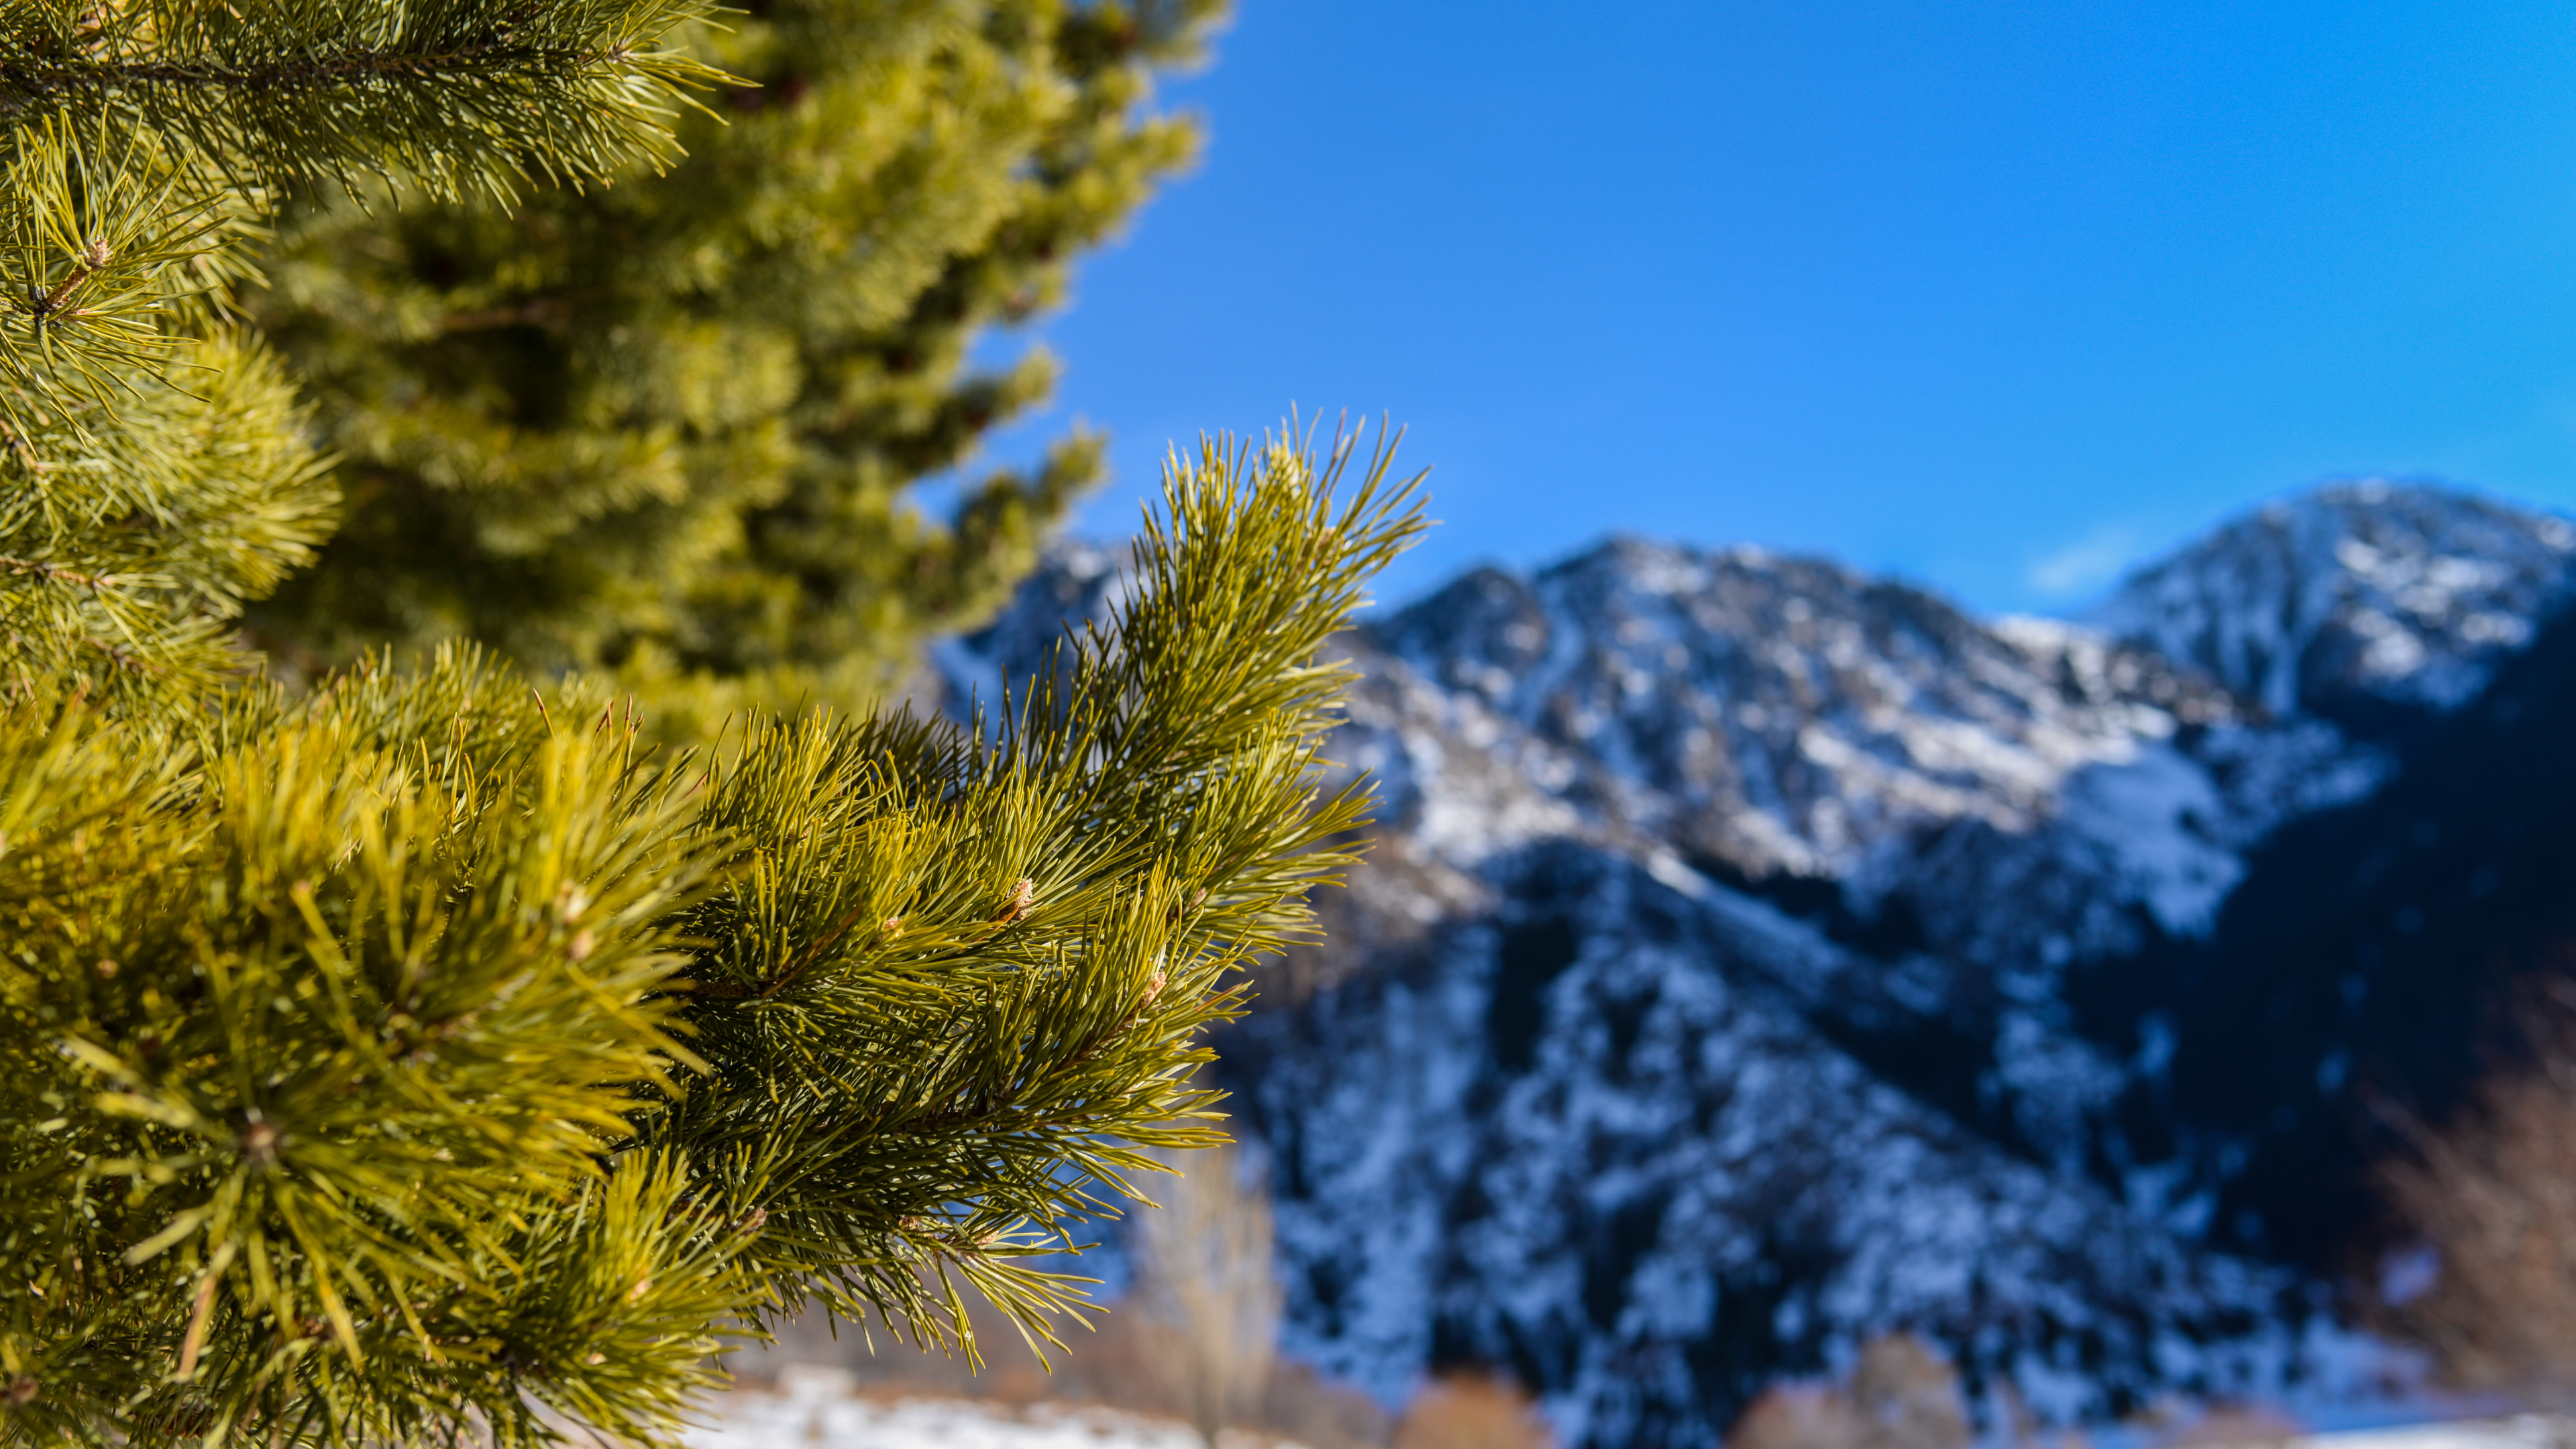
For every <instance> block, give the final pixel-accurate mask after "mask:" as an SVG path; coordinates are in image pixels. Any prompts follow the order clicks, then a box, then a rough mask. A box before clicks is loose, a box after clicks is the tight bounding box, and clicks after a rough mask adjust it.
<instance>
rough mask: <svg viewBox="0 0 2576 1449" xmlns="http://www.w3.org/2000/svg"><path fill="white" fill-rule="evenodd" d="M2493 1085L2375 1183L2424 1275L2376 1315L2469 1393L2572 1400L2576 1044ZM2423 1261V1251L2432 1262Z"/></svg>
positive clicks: (2557, 1047) (2564, 1039) (2575, 1372)
mask: <svg viewBox="0 0 2576 1449" xmlns="http://www.w3.org/2000/svg"><path fill="white" fill-rule="evenodd" d="M2551 1048H2552V1049H2549V1050H2545V1051H2541V1052H2539V1053H2537V1054H2536V1055H2537V1057H2538V1061H2537V1063H2536V1064H2535V1065H2532V1066H2528V1067H2524V1068H2522V1069H2519V1070H2513V1071H2508V1072H2504V1073H2501V1074H2499V1075H2497V1076H2495V1077H2493V1078H2491V1079H2490V1080H2489V1081H2488V1082H2487V1083H2486V1084H2485V1086H2484V1087H2482V1088H2481V1089H2480V1090H2479V1092H2478V1093H2477V1094H2476V1096H2475V1098H2474V1099H2473V1101H2472V1103H2471V1105H2470V1106H2469V1108H2468V1109H2467V1110H2465V1111H2463V1112H2461V1113H2460V1114H2459V1115H2458V1117H2457V1118H2456V1119H2455V1120H2454V1121H2452V1122H2451V1123H2450V1124H2448V1125H2447V1126H2446V1127H2444V1128H2443V1129H2442V1130H2439V1131H2430V1130H2425V1129H2422V1128H2416V1129H2414V1130H2413V1131H2412V1132H2411V1134H2410V1135H2411V1137H2412V1139H2413V1140H2412V1143H2411V1146H2412V1150H2411V1151H2410V1152H2407V1153H2404V1154H2401V1155H2399V1156H2397V1157H2395V1158H2393V1159H2391V1160H2389V1161H2386V1162H2384V1163H2382V1164H2381V1166H2380V1168H2379V1173H2378V1177H2379V1183H2380V1186H2381V1187H2382V1189H2383V1190H2384V1192H2385V1193H2386V1196H2387V1200H2388V1202H2389V1204H2390V1206H2391V1207H2392V1208H2393V1210H2394V1211H2395V1212H2396V1214H2397V1216H2398V1217H2399V1218H2400V1219H2401V1221H2402V1222H2403V1223H2404V1225H2405V1226H2406V1227H2407V1228H2408V1229H2410V1230H2411V1231H2412V1232H2413V1233H2415V1234H2416V1235H2417V1236H2418V1237H2419V1239H2420V1242H2421V1247H2420V1249H2419V1250H2418V1251H2417V1253H2416V1254H2415V1255H2414V1259H2413V1261H2415V1262H2419V1263H2422V1264H2423V1265H2424V1266H2425V1267H2427V1268H2429V1269H2430V1270H2431V1271H2429V1272H2425V1273H2420V1274H2417V1275H2414V1276H2417V1277H2418V1278H2419V1279H2422V1280H2429V1281H2418V1282H2415V1283H2411V1284H2408V1285H2406V1287H2405V1289H2404V1290H2402V1291H2390V1290H2383V1292H2382V1294H2381V1303H2380V1305H2379V1312H2380V1314H2381V1315H2382V1316H2383V1317H2384V1318H2385V1319H2386V1320H2387V1322H2388V1323H2389V1325H2390V1326H2393V1327H2395V1328H2397V1329H2398V1330H2399V1331H2401V1332H2403V1333H2405V1334H2406V1335H2408V1336H2410V1337H2412V1338H2414V1339H2415V1340H2416V1341H2418V1342H2420V1343H2422V1344H2423V1345H2424V1346H2425V1347H2426V1348H2428V1349H2430V1350H2431V1351H2432V1353H2433V1355H2434V1358H2435V1360H2436V1362H2437V1363H2438V1364H2439V1366H2440V1368H2441V1369H2442V1371H2443V1372H2444V1374H2445V1375H2446V1376H2447V1377H2449V1378H2450V1379H2451V1380H2452V1381H2453V1382H2455V1383H2456V1384H2458V1385H2460V1386H2461V1387H2464V1388H2473V1389H2493V1390H2504V1391H2508V1392H2515V1393H2520V1394H2523V1395H2527V1396H2530V1397H2532V1398H2534V1399H2537V1400H2540V1401H2544V1402H2549V1403H2553V1404H2558V1405H2565V1404H2567V1403H2568V1402H2570V1401H2571V1400H2576V1050H2571V1048H2576V1038H2571V1036H2570V1035H2569V1034H2568V1033H2565V1032H2561V1033H2558V1034H2557V1036H2556V1038H2555V1040H2554V1042H2553V1043H2552V1044H2551ZM2424 1250H2429V1253H2427V1252H2425V1251H2424Z"/></svg>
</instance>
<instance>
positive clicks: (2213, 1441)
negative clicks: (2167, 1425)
mask: <svg viewBox="0 0 2576 1449" xmlns="http://www.w3.org/2000/svg"><path fill="white" fill-rule="evenodd" d="M2307 1437H2308V1430H2307V1426H2306V1425H2304V1424H2301V1423H2300V1422H2299V1421H2298V1420H2296V1419H2293V1418H2291V1417H2289V1416H2288V1415H2286V1414H2283V1413H2282V1412H2280V1411H2279V1410H2277V1409H2269V1408H2265V1407H2264V1406H2262V1405H2260V1404H2213V1405H2211V1406H2210V1407H2209V1408H2208V1409H2207V1410H2206V1411H2205V1412H2203V1413H2202V1414H2201V1415H2200V1416H2199V1417H2197V1418H2195V1419H2193V1420H2191V1421H2190V1422H2188V1423H2185V1424H2183V1425H2180V1426H2179V1427H2177V1428H2174V1429H2172V1430H2169V1431H2167V1432H2166V1433H2164V1434H2161V1435H2159V1436H2157V1438H2156V1441H2155V1442H2156V1445H2157V1449H2255V1446H2260V1445H2278V1444H2291V1443H2295V1442H2297V1441H2299V1440H2302V1439H2305V1438H2307Z"/></svg>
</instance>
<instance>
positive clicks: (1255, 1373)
mask: <svg viewBox="0 0 2576 1449" xmlns="http://www.w3.org/2000/svg"><path fill="white" fill-rule="evenodd" d="M1170 1160H1171V1162H1172V1165H1173V1166H1174V1167H1176V1168H1179V1169H1180V1172H1181V1175H1180V1176H1178V1177H1176V1178H1173V1179H1171V1180H1169V1181H1168V1182H1163V1183H1157V1184H1155V1185H1154V1188H1153V1191H1154V1193H1155V1195H1156V1196H1157V1197H1158V1198H1160V1199H1161V1203H1162V1205H1161V1206H1160V1207H1151V1208H1141V1209H1139V1210H1138V1211H1137V1213H1136V1216H1135V1230H1134V1234H1133V1236H1132V1237H1131V1239H1130V1242H1131V1244H1132V1245H1133V1247H1134V1249H1135V1252H1136V1293H1135V1301H1136V1305H1137V1307H1138V1308H1139V1309H1140V1310H1141V1311H1142V1312H1143V1314H1144V1316H1145V1317H1146V1318H1147V1319H1148V1320H1150V1321H1151V1322H1152V1323H1154V1324H1155V1325H1157V1326H1158V1327H1160V1328H1161V1329H1162V1331H1163V1342H1162V1343H1161V1345H1160V1346H1159V1347H1160V1352H1159V1353H1158V1354H1157V1355H1156V1357H1157V1359H1158V1361H1159V1362H1160V1363H1161V1365H1162V1366H1163V1370H1164V1372H1165V1373H1166V1374H1168V1375H1169V1376H1170V1377H1171V1379H1172V1382H1173V1387H1174V1388H1176V1389H1177V1390H1179V1392H1180V1395H1181V1399H1182V1402H1183V1403H1184V1404H1185V1405H1186V1406H1187V1412H1188V1415H1189V1420H1190V1422H1191V1424H1193V1425H1194V1426H1196V1427H1197V1429H1198V1431H1199V1437H1200V1438H1202V1439H1204V1440H1206V1441H1207V1444H1208V1446H1209V1449H1215V1446H1216V1441H1217V1435H1218V1433H1219V1432H1221V1431H1222V1430H1223V1429H1224V1428H1225V1426H1226V1425H1228V1424H1231V1423H1234V1422H1237V1421H1239V1420H1241V1419H1242V1418H1243V1417H1244V1416H1245V1415H1246V1414H1247V1413H1248V1412H1249V1411H1251V1410H1253V1409H1254V1408H1256V1407H1257V1406H1258V1403H1259V1398H1260V1394H1261V1390H1262V1387H1263V1385H1264V1384H1266V1383H1267V1382H1268V1381H1269V1377H1270V1364H1271V1360H1272V1358H1273V1357H1274V1356H1275V1355H1276V1353H1277V1350H1278V1344H1279V1280H1278V1275H1277V1269H1276V1267H1275V1265H1274V1264H1273V1263H1272V1262H1271V1255H1270V1199H1269V1197H1268V1195H1267V1194H1266V1193H1265V1192H1264V1191H1263V1190H1262V1188H1261V1187H1260V1186H1259V1185H1258V1184H1256V1183H1248V1182H1246V1181H1245V1180H1244V1173H1243V1164H1242V1162H1241V1161H1240V1159H1239V1157H1238V1154H1237V1153H1236V1151H1235V1149H1234V1148H1232V1147H1217V1148H1208V1149H1204V1150H1201V1151H1197V1152H1191V1153H1189V1154H1187V1155H1186V1156H1182V1155H1175V1156H1174V1157H1173V1158H1171V1159H1170Z"/></svg>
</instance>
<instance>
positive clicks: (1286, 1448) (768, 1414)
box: [687, 1365, 2485, 1449]
mask: <svg viewBox="0 0 2576 1449" xmlns="http://www.w3.org/2000/svg"><path fill="white" fill-rule="evenodd" d="M711 1407H712V1409H713V1411H714V1412H713V1414H712V1415H711V1417H712V1419H713V1422H712V1423H711V1424H708V1425H706V1426H704V1427H700V1428H697V1429H694V1430H692V1431H691V1432H690V1433H689V1434H688V1436H687V1438H688V1444H689V1446H690V1449H1198V1445H1199V1436H1198V1433H1197V1431H1196V1430H1193V1429H1191V1428H1190V1427H1188V1426H1187V1425H1185V1424H1176V1423H1173V1422H1171V1421H1169V1420H1165V1419H1148V1418H1144V1417H1141V1416H1139V1415H1135V1414H1124V1413H1120V1412H1118V1411H1116V1410H1114V1409H1102V1408H1096V1407H1092V1406H1090V1405H1081V1404H1031V1405H1027V1406H1025V1407H1022V1406H1014V1405H1008V1404H996V1403H971V1402H967V1401H965V1400H960V1399H910V1398H897V1399H866V1398H858V1397H854V1396H853V1395H852V1393H851V1381H850V1378H849V1376H848V1375H847V1374H844V1373H842V1372H840V1371H839V1370H836V1369H820V1368H810V1367H806V1366H804V1365H796V1366H791V1367H790V1368H789V1369H788V1370H787V1371H786V1372H785V1373H783V1374H781V1375H780V1376H779V1392H777V1393H774V1394H764V1393H749V1392H744V1393H732V1394H725V1395H723V1396H721V1397H720V1398H718V1399H717V1400H716V1401H715V1402H714V1403H713V1405H712V1406H711ZM1227 1438H1228V1441H1229V1443H1230V1444H1233V1445H1237V1446H1239V1449H1251V1445H1252V1444H1253V1443H1254V1442H1255V1441H1253V1440H1250V1439H1242V1438H1238V1437H1237V1436H1235V1435H1231V1434H1230V1435H1228V1436H1227ZM1262 1442H1263V1443H1264V1444H1265V1446H1266V1449H1300V1446H1298V1445H1295V1444H1291V1443H1285V1442H1280V1443H1276V1444H1271V1443H1269V1441H1262ZM2369 1449H2381V1446H2378V1445H2372V1446H2369ZM2390 1449H2417V1446H2413V1445H2406V1446H2390ZM2423 1449H2453V1446H2449V1445H2442V1446H2423ZM2477 1449H2485V1446H2477Z"/></svg>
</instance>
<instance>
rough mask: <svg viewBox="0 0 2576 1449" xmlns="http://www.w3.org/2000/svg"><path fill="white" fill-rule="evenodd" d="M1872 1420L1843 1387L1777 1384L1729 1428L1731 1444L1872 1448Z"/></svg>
mask: <svg viewBox="0 0 2576 1449" xmlns="http://www.w3.org/2000/svg"><path fill="white" fill-rule="evenodd" d="M1869 1440H1870V1426H1869V1421H1868V1420H1867V1419H1864V1418H1862V1417H1861V1414H1860V1411H1859V1410H1858V1409H1855V1408H1853V1407H1852V1402H1851V1398H1850V1396H1849V1395H1847V1394H1845V1393H1844V1392H1843V1391H1842V1390H1841V1389H1839V1388H1830V1387H1826V1386H1823V1385H1815V1384H1774V1385H1773V1386H1771V1387H1770V1388H1767V1389H1764V1390H1763V1391H1762V1393H1761V1396H1760V1397H1758V1398H1756V1399H1755V1400H1754V1401H1753V1402H1752V1403H1751V1404H1750V1405H1748V1406H1747V1407H1746V1408H1745V1410H1744V1413H1743V1415H1742V1417H1740V1418H1738V1419H1737V1420H1736V1421H1735V1427H1734V1428H1733V1429H1730V1430H1728V1431H1727V1435H1726V1449H1868V1445H1869Z"/></svg>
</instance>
